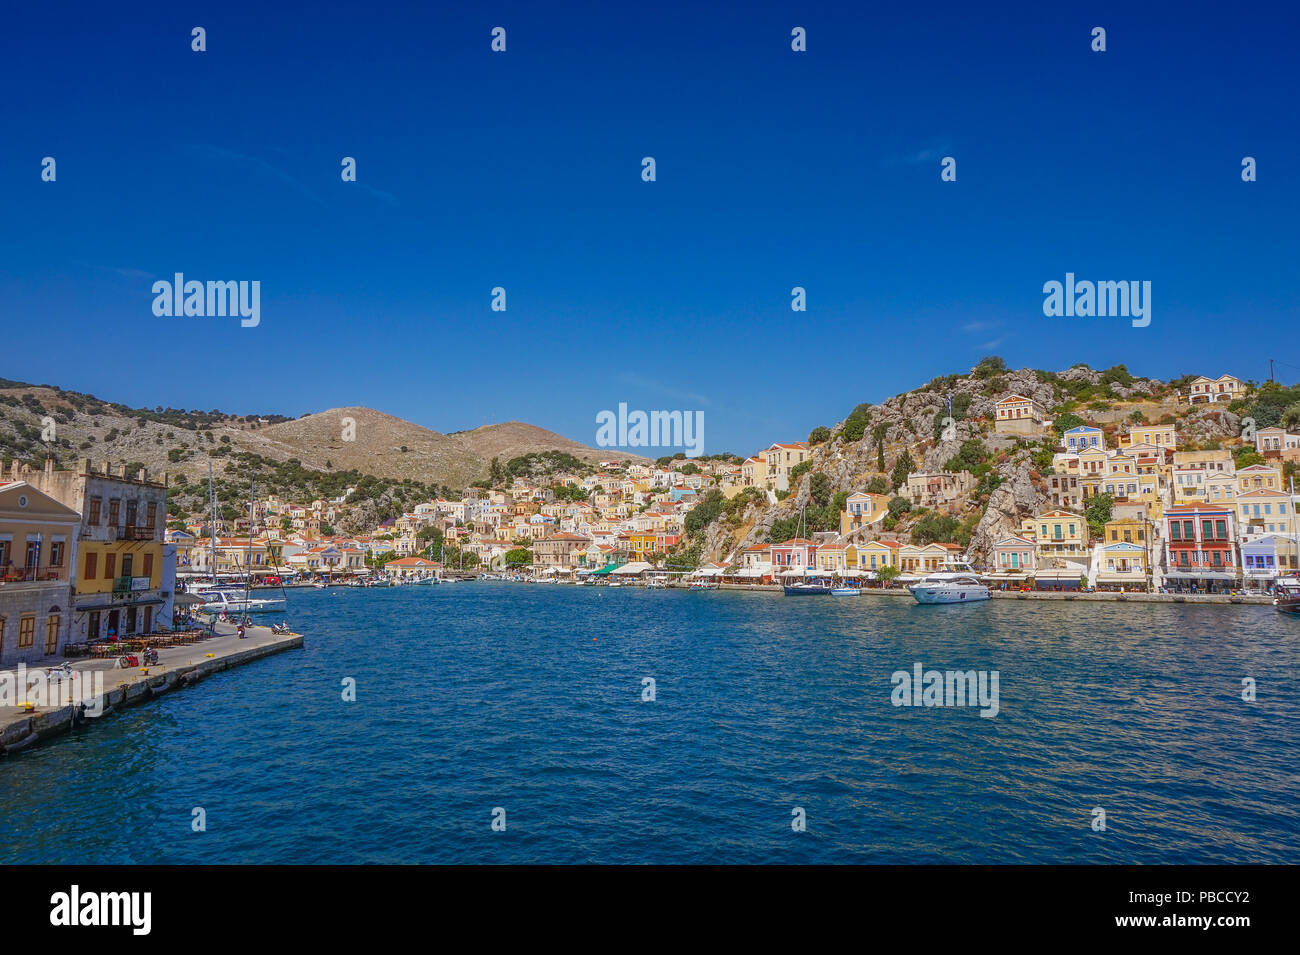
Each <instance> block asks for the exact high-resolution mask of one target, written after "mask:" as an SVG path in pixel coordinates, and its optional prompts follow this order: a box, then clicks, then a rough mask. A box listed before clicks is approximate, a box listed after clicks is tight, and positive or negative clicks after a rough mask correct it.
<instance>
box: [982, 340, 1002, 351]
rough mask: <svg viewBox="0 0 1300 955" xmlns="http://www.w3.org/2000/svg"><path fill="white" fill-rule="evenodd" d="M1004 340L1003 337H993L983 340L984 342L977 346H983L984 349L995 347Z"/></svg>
mask: <svg viewBox="0 0 1300 955" xmlns="http://www.w3.org/2000/svg"><path fill="white" fill-rule="evenodd" d="M1004 340H1005V339H1002V338H995V339H993V340H992V341H987V342H984V344H982V345H980V346H978V347H979V348H985V349H990V348H997V347H998V346H999V345H1001V344H1002V342H1003V341H1004Z"/></svg>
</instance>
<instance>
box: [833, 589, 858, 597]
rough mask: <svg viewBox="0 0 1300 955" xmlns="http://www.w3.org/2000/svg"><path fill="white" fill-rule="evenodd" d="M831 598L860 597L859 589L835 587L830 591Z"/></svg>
mask: <svg viewBox="0 0 1300 955" xmlns="http://www.w3.org/2000/svg"><path fill="white" fill-rule="evenodd" d="M831 596H832V597H861V596H862V588H861V587H836V588H835V589H834V590H832V591H831Z"/></svg>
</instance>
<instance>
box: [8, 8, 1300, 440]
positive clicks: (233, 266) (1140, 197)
mask: <svg viewBox="0 0 1300 955" xmlns="http://www.w3.org/2000/svg"><path fill="white" fill-rule="evenodd" d="M269 6H271V5H267V4H260V3H259V4H251V3H249V4H245V3H239V2H223V3H220V4H185V3H147V2H146V3H140V4H133V5H132V9H131V11H130V12H129V13H128V12H127V11H126V8H124V7H120V6H116V5H102V4H95V5H91V4H72V5H68V4H57V3H56V4H52V5H48V6H45V7H41V6H38V5H35V4H23V5H18V6H15V7H13V8H11V9H10V10H9V11H8V12H7V14H6V21H7V22H6V28H5V30H4V31H3V33H0V79H3V83H4V89H5V90H6V91H7V93H6V95H5V97H4V98H3V100H2V101H0V129H2V130H3V135H2V136H0V212H2V215H0V377H8V378H18V379H23V380H29V381H36V382H49V383H54V384H60V385H62V386H64V387H68V388H71V389H74V390H78V391H86V392H91V393H94V394H97V395H100V396H101V397H104V398H107V399H110V400H116V401H122V402H126V403H128V404H132V405H147V406H153V405H159V404H162V405H170V406H176V407H190V408H204V409H207V408H214V407H216V408H221V409H223V410H228V411H232V412H236V413H241V414H242V413H250V412H277V413H283V414H290V415H297V414H302V413H305V412H310V411H319V410H324V409H326V408H330V407H337V406H343V405H369V406H372V407H375V408H379V409H381V410H384V411H387V412H390V413H392V414H396V415H399V416H401V417H405V418H409V419H411V420H413V421H416V422H419V423H420V424H423V425H426V426H428V427H431V428H434V429H436V430H440V431H453V430H459V429H464V428H472V427H476V426H478V425H480V424H485V423H489V422H493V421H502V420H524V421H529V422H531V423H534V424H538V425H541V426H543V427H547V428H551V429H553V430H556V431H559V432H561V433H563V434H566V435H568V436H570V437H573V438H575V439H577V440H580V441H583V442H585V443H589V444H590V443H593V442H594V440H595V430H596V425H595V416H596V413H597V412H598V411H600V410H602V409H606V408H609V409H613V408H617V406H618V403H619V402H620V401H623V402H627V403H628V405H629V406H630V407H631V408H633V409H637V408H640V409H646V410H652V409H682V410H702V411H704V413H705V452H706V453H711V452H717V451H723V450H730V451H735V452H739V453H749V452H752V451H754V450H756V449H758V448H760V447H763V446H766V445H767V444H769V443H771V442H772V441H776V440H782V441H788V440H798V439H803V438H805V437H806V436H807V434H808V432H809V430H810V429H811V428H813V427H814V426H816V425H820V424H831V423H833V422H834V421H836V420H839V419H841V418H843V417H844V415H845V414H847V412H848V411H849V410H850V409H851V408H852V407H853V406H854V405H856V404H858V403H859V402H862V401H879V400H882V399H884V398H886V397H888V396H890V395H893V394H895V393H897V392H900V391H905V390H908V389H910V388H913V387H916V386H917V385H919V384H922V383H924V382H925V381H927V380H929V379H930V378H932V377H934V376H935V375H940V374H946V373H949V372H954V371H963V370H965V369H967V368H969V367H970V366H972V365H973V364H974V363H975V362H977V361H978V360H979V359H980V358H981V357H982V356H984V355H986V354H989V353H997V354H1000V355H1002V356H1003V357H1004V358H1005V359H1006V360H1007V361H1008V362H1009V363H1010V364H1012V365H1013V366H1016V367H1020V366H1025V365H1029V366H1034V367H1049V368H1063V367H1066V366H1068V365H1070V364H1073V363H1074V362H1077V361H1086V362H1088V363H1089V364H1092V365H1093V366H1094V367H1106V366H1109V365H1112V364H1115V363H1119V362H1124V363H1127V364H1128V365H1129V367H1130V369H1131V370H1132V371H1134V372H1135V373H1139V374H1147V375H1153V376H1159V377H1171V376H1174V375H1178V374H1182V373H1185V372H1196V373H1204V374H1208V375H1211V376H1218V375H1220V374H1223V373H1225V372H1229V373H1233V374H1237V375H1240V376H1243V377H1247V378H1254V379H1262V378H1264V377H1266V376H1267V373H1268V359H1269V358H1270V357H1273V358H1277V359H1280V360H1282V361H1288V362H1290V365H1289V366H1283V365H1279V366H1278V369H1277V370H1278V373H1279V377H1280V378H1281V379H1282V380H1284V381H1288V382H1291V381H1295V380H1297V377H1300V367H1297V366H1300V352H1297V349H1296V347H1295V341H1296V328H1297V327H1298V325H1300V310H1298V308H1297V304H1296V303H1297V296H1296V288H1297V264H1296V263H1297V261H1300V254H1298V253H1300V239H1298V238H1297V228H1296V219H1297V210H1298V208H1300V204H1298V203H1297V198H1298V192H1300V185H1298V184H1297V183H1298V179H1300V177H1298V175H1297V172H1298V170H1297V163H1298V161H1300V160H1298V158H1297V157H1300V143H1297V138H1298V137H1297V124H1296V123H1295V120H1294V117H1295V109H1296V104H1295V90H1296V89H1297V82H1296V81H1297V59H1298V58H1297V57H1296V56H1295V55H1294V52H1293V51H1292V50H1290V49H1288V45H1287V44H1288V43H1289V42H1290V41H1291V40H1292V39H1293V38H1294V36H1295V27H1296V26H1297V22H1296V19H1295V17H1296V14H1295V13H1294V11H1287V12H1281V11H1279V10H1278V9H1277V8H1274V7H1271V6H1269V5H1266V6H1261V7H1251V8H1249V9H1248V10H1247V9H1242V10H1238V11H1231V12H1228V13H1225V12H1223V10H1222V8H1219V10H1218V12H1212V8H1208V7H1207V8H1205V9H1198V8H1197V7H1195V6H1194V5H1188V4H1177V5H1173V4H1170V5H1163V6H1161V7H1158V8H1157V7H1154V6H1149V5H1144V6H1143V9H1141V10H1132V9H1129V7H1130V6H1131V5H1129V4H1097V3H1094V4H1050V5H1040V4H1015V3H1012V4H1000V5H998V6H997V7H996V8H993V7H989V6H988V5H986V4H981V5H973V4H972V5H966V6H965V8H963V7H960V6H956V5H953V6H948V5H945V4H927V5H924V6H923V7H918V8H915V9H914V10H903V9H889V10H882V9H872V6H873V5H866V4H848V3H845V4H841V5H831V4H821V3H817V4H801V3H790V4H773V3H745V4H709V5H707V8H705V7H704V6H701V5H698V4H684V5H676V4H672V3H654V4H649V5H620V6H625V9H613V8H611V5H608V4H597V3H590V4H536V3H474V4H469V3H465V4H460V3H438V4H415V3H411V4H399V5H397V6H401V7H409V9H403V10H400V11H395V10H386V9H383V8H382V6H383V5H377V4H376V5H371V6H366V5H355V4H337V5H333V4H329V3H319V4H311V5H308V6H305V7H303V8H301V9H294V10H290V11H287V12H283V13H282V12H278V11H275V10H271V9H268V8H269ZM875 6H878V5H875ZM1040 7H1043V9H1040ZM1282 17H1289V18H1291V19H1289V21H1287V22H1283V21H1282V20H1281V19H1280V18H1282ZM196 25H200V26H203V27H205V28H206V30H207V46H208V49H207V52H204V53H195V52H192V51H191V50H190V29H191V28H192V27H193V26H196ZM495 26H503V27H505V28H506V31H507V50H506V52H505V53H503V54H497V53H493V52H492V51H491V50H490V48H489V44H490V40H491V36H490V31H491V29H492V28H493V27H495ZM795 26H802V27H805V28H806V30H807V36H808V51H807V52H806V53H795V52H792V51H791V49H790V31H791V29H792V28H793V27H795ZM1095 26H1102V27H1104V28H1106V30H1107V51H1106V52H1105V53H1094V52H1092V50H1091V49H1090V42H1091V38H1090V33H1091V30H1092V28H1093V27H1095ZM45 156H52V157H54V158H55V159H56V161H57V177H58V178H57V181H56V182H54V183H47V182H42V181H41V178H40V164H41V159H42V157H45ZM344 156H352V157H355V158H356V160H357V170H358V181H357V182H355V183H345V182H342V181H341V179H340V168H341V167H340V161H341V159H342V157H344ZM643 156H653V157H655V159H656V162H657V173H658V179H657V181H656V182H654V183H646V182H643V181H642V180H641V175H640V172H641V159H642V157H643ZM943 156H953V157H954V158H955V159H956V160H957V181H956V182H952V183H945V182H941V181H940V159H941V158H942V157H943ZM1244 156H1253V157H1255V158H1256V160H1257V161H1258V176H1259V178H1258V181H1257V182H1254V183H1243V182H1242V181H1241V176H1240V170H1241V160H1242V157H1244ZM1067 271H1070V272H1074V273H1075V274H1076V275H1077V276H1078V277H1079V278H1080V279H1085V278H1086V279H1093V280H1145V281H1150V282H1151V283H1152V321H1151V324H1150V326H1149V327H1146V328H1133V327H1131V325H1130V323H1129V322H1128V321H1127V320H1125V319H1117V318H1046V317H1044V315H1043V313H1042V303H1043V297H1044V296H1043V293H1042V286H1043V283H1044V282H1047V281H1050V280H1057V281H1062V280H1063V279H1064V277H1065V273H1066V272H1067ZM174 272H183V273H185V275H186V277H187V278H193V279H200V280H208V279H212V280H232V279H233V280H239V279H244V280H250V281H251V280H258V281H260V282H261V287H262V302H261V312H262V314H261V324H260V325H259V326H258V327H257V328H247V329H246V328H241V327H240V324H239V322H238V320H237V319H229V318H195V317H189V318H184V317H181V318H176V317H171V318H158V317H155V316H154V315H153V312H152V302H153V294H152V292H151V285H152V283H153V281H154V280H155V279H156V278H167V279H170V277H171V276H172V274H173V273H174ZM495 286H502V287H504V288H505V289H506V292H507V303H508V310H507V311H506V312H505V313H497V312H493V311H491V310H490V307H489V306H490V292H491V289H492V288H493V287H495ZM794 286H803V287H804V288H806V289H807V298H808V310H807V311H806V312H804V313H795V312H792V311H791V309H790V291H791V289H792V288H793V287H794Z"/></svg>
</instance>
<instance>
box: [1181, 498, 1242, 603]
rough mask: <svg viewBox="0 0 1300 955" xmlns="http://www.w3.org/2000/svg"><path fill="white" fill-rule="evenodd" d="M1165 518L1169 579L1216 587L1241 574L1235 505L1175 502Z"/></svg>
mask: <svg viewBox="0 0 1300 955" xmlns="http://www.w3.org/2000/svg"><path fill="white" fill-rule="evenodd" d="M1164 521H1165V534H1164V538H1165V552H1166V553H1165V565H1166V567H1167V570H1166V572H1165V578H1166V579H1167V580H1169V581H1170V582H1172V583H1174V584H1175V585H1176V586H1195V587H1205V588H1207V589H1210V590H1216V589H1223V588H1225V587H1228V586H1231V585H1232V584H1233V582H1235V581H1236V580H1237V579H1238V578H1239V576H1240V574H1239V567H1238V563H1237V560H1236V556H1235V552H1236V544H1235V540H1236V526H1235V524H1236V521H1235V514H1234V512H1233V510H1232V508H1228V507H1216V506H1214V505H1211V504H1203V503H1198V504H1175V505H1172V506H1171V507H1168V508H1166V509H1165V515H1164Z"/></svg>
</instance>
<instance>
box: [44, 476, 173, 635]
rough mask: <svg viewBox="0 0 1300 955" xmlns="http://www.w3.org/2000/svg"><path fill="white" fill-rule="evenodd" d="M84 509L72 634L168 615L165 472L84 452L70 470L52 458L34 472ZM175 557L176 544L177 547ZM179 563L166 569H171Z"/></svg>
mask: <svg viewBox="0 0 1300 955" xmlns="http://www.w3.org/2000/svg"><path fill="white" fill-rule="evenodd" d="M30 480H32V481H33V482H34V483H39V485H40V487H41V489H42V490H43V491H45V493H47V494H49V495H50V496H51V497H53V498H55V499H57V500H59V501H60V502H62V503H63V504H66V505H68V506H69V507H72V508H73V509H74V510H77V511H78V512H79V513H80V514H81V527H80V530H79V533H78V538H79V543H78V546H77V567H76V572H75V573H76V577H75V582H74V586H73V607H74V617H73V621H72V626H71V629H70V631H69V640H71V641H73V642H82V641H90V640H99V639H102V638H104V637H106V636H108V635H109V631H112V633H113V634H116V635H118V636H129V635H134V634H141V633H150V632H152V631H153V630H154V629H155V626H156V624H157V623H158V622H159V620H160V619H161V620H168V619H169V618H170V616H171V612H170V607H171V599H172V594H171V591H170V589H169V590H167V591H164V590H163V559H164V551H163V548H164V540H163V538H164V533H165V524H164V521H165V519H166V514H167V480H166V475H163V479H162V480H161V481H155V480H151V479H150V476H149V472H148V471H147V470H143V469H141V470H139V471H136V472H130V473H129V472H128V470H127V468H126V466H125V465H112V464H108V463H106V464H104V465H103V466H102V467H96V466H94V465H92V464H91V462H90V461H89V460H88V459H85V458H83V459H81V461H79V462H78V466H77V468H76V469H75V470H72V471H55V470H54V469H53V466H52V465H51V466H49V467H47V468H46V470H45V471H44V472H43V473H42V472H33V476H32V477H31V478H30ZM171 559H172V560H173V561H174V560H175V555H174V552H173V553H172V558H171ZM173 572H174V568H171V569H169V574H170V573H173Z"/></svg>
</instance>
